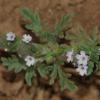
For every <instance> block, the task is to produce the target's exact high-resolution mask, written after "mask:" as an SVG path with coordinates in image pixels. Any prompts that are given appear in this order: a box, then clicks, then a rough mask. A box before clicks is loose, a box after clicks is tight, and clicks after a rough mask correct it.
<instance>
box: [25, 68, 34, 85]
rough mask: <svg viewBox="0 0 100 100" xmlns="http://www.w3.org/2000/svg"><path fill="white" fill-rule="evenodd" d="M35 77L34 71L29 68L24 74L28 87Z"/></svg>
mask: <svg viewBox="0 0 100 100" xmlns="http://www.w3.org/2000/svg"><path fill="white" fill-rule="evenodd" d="M35 76H36V73H35V71H34V70H33V69H32V68H30V69H28V70H27V71H26V73H25V80H26V83H27V84H28V85H29V86H31V85H32V83H33V77H35Z"/></svg>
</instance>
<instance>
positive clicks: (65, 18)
mask: <svg viewBox="0 0 100 100" xmlns="http://www.w3.org/2000/svg"><path fill="white" fill-rule="evenodd" d="M72 16H73V14H68V15H64V16H63V17H62V18H61V20H60V21H59V22H58V23H57V26H56V28H55V33H56V34H59V33H61V31H62V30H63V29H64V28H66V26H67V27H68V25H69V22H70V21H71V19H72Z"/></svg>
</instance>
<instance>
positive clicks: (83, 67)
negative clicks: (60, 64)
mask: <svg viewBox="0 0 100 100" xmlns="http://www.w3.org/2000/svg"><path fill="white" fill-rule="evenodd" d="M66 57H67V62H68V63H69V62H71V63H73V64H74V65H75V66H77V68H76V71H77V72H78V73H79V74H80V75H81V76H84V75H87V69H88V61H89V56H88V55H86V53H85V51H80V52H79V53H78V54H76V53H74V51H73V50H71V51H68V52H67V54H66Z"/></svg>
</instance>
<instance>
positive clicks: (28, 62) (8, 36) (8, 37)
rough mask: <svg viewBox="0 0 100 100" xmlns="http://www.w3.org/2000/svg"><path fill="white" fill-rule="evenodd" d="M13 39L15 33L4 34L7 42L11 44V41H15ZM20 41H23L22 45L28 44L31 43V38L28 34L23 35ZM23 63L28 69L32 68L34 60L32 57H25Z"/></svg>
mask: <svg viewBox="0 0 100 100" xmlns="http://www.w3.org/2000/svg"><path fill="white" fill-rule="evenodd" d="M15 38H16V35H15V33H13V32H8V33H7V34H6V40H7V41H11V42H12V41H14V40H15ZM22 41H23V42H24V43H29V42H31V41H32V37H31V36H30V35H29V34H24V35H23V36H22ZM25 62H26V65H27V66H28V67H30V66H32V65H34V64H35V62H36V60H35V58H34V57H32V56H29V55H28V56H26V57H25Z"/></svg>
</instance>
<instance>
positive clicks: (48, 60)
mask: <svg viewBox="0 0 100 100" xmlns="http://www.w3.org/2000/svg"><path fill="white" fill-rule="evenodd" d="M20 12H21V14H22V15H23V16H24V18H25V19H26V20H27V21H29V23H28V24H26V25H25V27H26V28H27V29H29V30H31V31H32V32H33V33H34V34H35V35H36V36H38V38H39V40H40V41H37V42H35V43H34V42H30V43H25V42H23V41H22V38H21V37H18V36H16V38H15V40H14V41H8V40H6V35H5V34H4V35H3V36H0V47H1V48H2V49H4V50H5V49H7V50H8V51H5V52H6V53H8V54H10V56H9V55H8V56H4V57H0V58H1V59H0V62H2V64H3V65H4V66H5V67H7V68H8V70H10V71H11V70H13V71H15V72H16V73H18V72H21V71H23V72H25V81H26V83H27V84H28V85H29V86H31V85H32V83H33V78H34V77H36V76H37V73H38V74H39V75H40V76H41V77H46V76H47V77H48V78H49V79H50V80H49V83H50V85H52V84H54V83H55V82H56V81H57V82H59V84H60V87H61V90H64V89H68V90H70V91H73V90H76V89H77V86H76V85H75V83H74V82H73V81H72V80H71V76H68V73H65V71H64V68H62V66H64V63H65V59H66V58H65V54H66V52H67V51H68V50H71V49H73V50H74V51H75V53H79V52H80V51H85V52H86V54H87V55H88V56H89V62H88V71H87V75H91V74H92V73H93V72H94V69H96V71H98V70H100V36H99V35H98V34H97V33H98V32H97V27H95V28H94V29H93V30H92V32H90V33H91V34H87V32H86V31H85V30H84V29H83V28H82V27H80V28H79V29H78V30H79V31H78V32H76V33H77V34H76V33H75V32H71V33H70V34H68V33H67V34H66V33H64V32H63V30H66V29H67V28H68V27H69V25H70V21H71V19H72V16H73V14H68V15H64V16H63V17H62V18H61V19H60V21H59V22H58V23H57V24H56V26H55V28H54V30H52V31H51V30H50V29H49V28H48V26H47V25H42V23H41V21H40V17H39V14H38V13H37V12H33V11H32V10H31V9H29V8H22V9H20ZM44 26H45V27H44ZM59 38H60V39H62V38H63V39H64V40H65V41H66V40H70V41H71V42H70V45H67V44H66V43H60V42H59V41H60V39H59ZM28 55H30V56H32V57H34V58H35V60H36V62H35V64H34V65H32V66H27V63H31V61H30V62H29V61H28V62H27V61H25V57H27V56H28ZM29 60H32V59H29Z"/></svg>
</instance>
